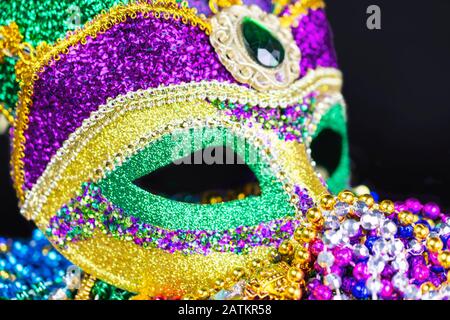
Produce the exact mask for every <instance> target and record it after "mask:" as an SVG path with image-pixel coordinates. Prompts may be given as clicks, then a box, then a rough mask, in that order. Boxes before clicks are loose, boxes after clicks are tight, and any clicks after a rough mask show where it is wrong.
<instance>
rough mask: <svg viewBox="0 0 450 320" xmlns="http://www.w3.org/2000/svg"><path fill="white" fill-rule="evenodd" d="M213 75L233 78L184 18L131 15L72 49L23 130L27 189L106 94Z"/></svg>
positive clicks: (44, 78) (41, 83)
mask: <svg viewBox="0 0 450 320" xmlns="http://www.w3.org/2000/svg"><path fill="white" fill-rule="evenodd" d="M74 75H76V76H74ZM212 79H215V80H219V81H233V78H232V77H231V75H230V74H229V73H228V71H226V70H225V68H224V67H223V66H222V65H221V64H220V62H219V61H218V59H217V56H216V54H215V52H214V51H213V49H212V47H211V46H210V44H209V40H208V36H207V35H206V34H205V33H204V32H203V31H201V30H200V29H199V28H197V27H193V26H188V25H185V24H183V23H182V22H181V21H175V20H164V19H156V18H149V19H143V18H136V19H135V20H132V19H129V20H127V21H126V22H125V23H122V24H119V25H117V26H114V27H112V28H111V29H110V30H108V31H106V32H105V33H104V34H101V35H99V36H98V37H97V38H96V39H89V40H88V42H87V43H86V45H84V46H78V47H73V48H71V49H70V50H69V53H68V54H66V55H64V56H62V58H61V60H60V61H57V62H55V63H54V64H52V65H51V66H50V67H48V68H46V70H45V71H44V72H43V73H42V74H41V75H40V78H39V80H38V81H36V83H35V88H34V89H35V92H36V93H35V95H34V105H33V108H32V110H31V113H30V116H29V118H30V125H29V129H28V130H27V131H26V133H25V137H26V141H27V142H26V147H25V154H26V157H25V159H24V162H25V172H26V174H25V181H26V188H28V189H29V188H31V186H32V185H33V184H34V182H35V181H36V180H37V178H38V177H39V176H40V175H41V174H42V172H43V170H44V169H45V166H46V164H47V163H48V161H49V160H50V158H51V156H53V155H54V154H55V152H56V150H57V149H58V148H59V147H60V146H61V144H62V142H63V141H64V140H65V139H67V137H68V135H69V134H70V133H71V132H73V131H75V129H76V128H77V127H78V126H79V125H80V124H81V122H82V121H83V120H84V119H85V118H86V117H88V116H89V114H90V112H92V111H93V110H96V109H97V108H98V106H99V105H101V104H103V103H105V102H106V99H107V98H108V97H116V96H117V95H119V94H124V93H126V92H128V91H135V90H138V89H146V88H149V87H157V86H159V85H169V84H177V83H180V82H191V81H196V82H198V81H201V80H212ZM50 106H51V112H49V107H50Z"/></svg>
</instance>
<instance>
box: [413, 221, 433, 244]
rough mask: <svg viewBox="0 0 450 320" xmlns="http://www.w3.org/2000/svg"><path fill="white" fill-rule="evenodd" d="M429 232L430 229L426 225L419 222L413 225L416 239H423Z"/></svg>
mask: <svg viewBox="0 0 450 320" xmlns="http://www.w3.org/2000/svg"><path fill="white" fill-rule="evenodd" d="M429 234H430V230H429V229H428V227H427V226H426V225H424V224H421V223H419V224H416V225H415V226H414V237H416V239H417V240H425V239H426V238H427V237H428V235H429Z"/></svg>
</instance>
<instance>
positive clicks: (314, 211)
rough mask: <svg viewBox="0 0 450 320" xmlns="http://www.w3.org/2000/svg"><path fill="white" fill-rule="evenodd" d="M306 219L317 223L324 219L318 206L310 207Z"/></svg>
mask: <svg viewBox="0 0 450 320" xmlns="http://www.w3.org/2000/svg"><path fill="white" fill-rule="evenodd" d="M306 219H308V221H309V222H311V223H314V224H315V223H317V222H319V221H320V220H321V219H322V212H321V211H320V210H319V209H318V208H310V209H309V210H308V211H307V212H306Z"/></svg>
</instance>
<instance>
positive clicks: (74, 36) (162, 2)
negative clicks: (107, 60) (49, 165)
mask: <svg viewBox="0 0 450 320" xmlns="http://www.w3.org/2000/svg"><path fill="white" fill-rule="evenodd" d="M138 13H142V14H143V16H144V17H145V18H149V17H150V16H151V14H153V15H154V16H155V17H157V18H158V17H163V18H164V19H169V18H170V17H171V16H172V17H174V18H176V19H179V20H180V21H181V22H182V23H184V24H188V23H190V24H191V25H192V26H198V27H199V28H200V29H201V30H203V31H204V32H205V33H206V34H208V35H209V34H210V32H211V26H210V24H209V22H208V21H207V20H206V18H205V17H203V16H200V15H197V10H196V9H195V8H187V7H184V6H182V7H180V6H179V5H178V4H177V2H176V1H175V0H155V1H152V2H151V3H149V2H147V1H145V0H140V1H138V2H135V3H130V4H128V5H117V6H114V7H112V8H111V9H110V10H109V12H104V13H102V14H100V15H98V16H97V17H95V18H94V19H93V20H91V21H89V22H87V23H86V24H85V26H84V27H83V28H81V29H78V30H76V31H74V32H73V33H68V36H67V37H66V38H65V39H60V40H58V41H57V42H56V44H55V45H54V46H52V47H48V45H45V44H44V45H43V47H41V48H40V49H41V50H38V51H41V52H40V53H41V54H37V55H36V57H34V56H33V57H34V58H33V59H32V60H31V61H30V62H29V63H27V64H26V72H21V73H20V74H18V79H19V82H20V84H21V92H20V94H19V103H18V105H17V121H16V123H15V129H14V140H13V150H12V157H11V166H12V172H13V181H14V186H15V189H16V192H17V196H18V198H19V202H20V204H22V203H23V201H24V199H25V191H24V190H23V184H24V181H25V172H24V162H23V158H24V156H25V142H26V138H25V135H24V132H25V130H26V129H27V128H28V122H29V119H28V115H29V113H30V107H31V106H32V103H33V101H32V96H33V92H34V82H35V81H36V80H38V79H39V76H38V73H39V72H42V71H43V70H44V68H45V66H46V65H47V64H49V63H50V62H51V61H52V59H54V60H56V61H57V60H59V59H60V55H61V54H67V53H68V49H69V47H71V46H74V45H76V44H79V43H81V44H82V45H84V44H86V43H87V37H91V38H96V37H97V35H98V34H101V33H104V32H105V31H106V30H109V29H110V28H112V27H113V26H114V25H116V24H119V23H122V22H124V21H125V20H126V19H127V18H131V19H135V18H136V17H137V14H138ZM16 71H17V68H16Z"/></svg>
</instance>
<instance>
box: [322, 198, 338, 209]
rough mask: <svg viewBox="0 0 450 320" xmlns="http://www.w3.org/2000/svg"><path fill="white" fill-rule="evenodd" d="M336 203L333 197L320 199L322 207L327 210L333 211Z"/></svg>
mask: <svg viewBox="0 0 450 320" xmlns="http://www.w3.org/2000/svg"><path fill="white" fill-rule="evenodd" d="M335 202H336V201H335V199H334V197H333V196H332V195H330V194H326V195H324V196H322V198H320V207H321V208H322V209H325V210H331V209H332V208H333V206H334V204H335Z"/></svg>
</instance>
